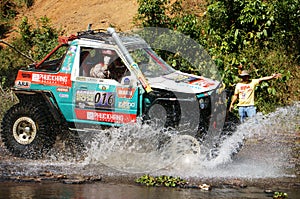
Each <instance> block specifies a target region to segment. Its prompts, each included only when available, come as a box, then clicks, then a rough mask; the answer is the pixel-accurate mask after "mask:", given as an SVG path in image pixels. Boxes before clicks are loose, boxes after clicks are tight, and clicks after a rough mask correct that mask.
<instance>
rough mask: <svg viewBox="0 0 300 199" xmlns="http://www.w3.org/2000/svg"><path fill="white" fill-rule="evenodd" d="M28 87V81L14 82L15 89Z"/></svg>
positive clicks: (29, 83)
mask: <svg viewBox="0 0 300 199" xmlns="http://www.w3.org/2000/svg"><path fill="white" fill-rule="evenodd" d="M30 85H31V82H28V81H16V82H15V86H16V87H22V88H29V87H30Z"/></svg>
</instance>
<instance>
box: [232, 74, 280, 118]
mask: <svg viewBox="0 0 300 199" xmlns="http://www.w3.org/2000/svg"><path fill="white" fill-rule="evenodd" d="M239 77H240V78H241V79H242V81H241V82H240V83H238V84H237V85H236V87H235V91H234V95H233V97H232V101H231V103H230V107H229V111H230V112H231V111H232V109H233V105H234V103H235V102H236V100H238V101H239V103H238V104H237V106H238V108H239V116H240V121H241V122H244V121H245V118H246V117H253V116H255V115H256V107H255V106H254V90H255V87H256V85H258V84H259V83H260V82H261V81H267V80H271V79H275V78H280V77H281V74H279V73H278V74H273V75H272V76H266V77H262V78H259V79H252V80H250V75H249V73H248V72H247V71H245V70H243V71H242V72H241V73H240V74H239Z"/></svg>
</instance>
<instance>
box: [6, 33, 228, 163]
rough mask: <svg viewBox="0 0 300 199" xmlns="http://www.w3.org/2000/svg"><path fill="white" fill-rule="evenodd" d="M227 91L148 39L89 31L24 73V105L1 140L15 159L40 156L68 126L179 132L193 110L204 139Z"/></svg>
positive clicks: (19, 84)
mask: <svg viewBox="0 0 300 199" xmlns="http://www.w3.org/2000/svg"><path fill="white" fill-rule="evenodd" d="M62 51H63V52H64V54H63V56H61V57H58V56H57V54H58V53H59V52H62ZM221 89H222V83H221V82H219V81H216V80H212V79H209V78H205V77H203V76H196V75H191V74H186V73H183V72H180V71H176V70H174V69H173V68H172V67H170V66H169V65H168V64H167V63H166V62H165V61H164V60H162V59H161V58H160V57H159V56H158V55H157V54H156V53H155V52H154V51H153V50H152V49H151V48H150V46H149V45H148V44H147V43H146V42H145V41H144V40H143V39H141V38H140V37H137V36H135V35H126V34H121V33H120V34H118V33H116V32H115V31H114V29H112V28H109V29H108V30H107V32H105V31H103V30H87V31H82V32H78V34H77V35H76V36H74V35H72V36H70V37H61V38H59V45H58V46H57V47H56V48H55V49H53V50H52V51H51V52H50V53H49V54H48V55H47V56H46V57H45V58H44V59H43V60H42V61H40V62H38V63H33V64H31V65H29V66H28V67H26V68H22V69H20V70H19V71H18V73H17V76H16V79H15V85H14V87H13V88H12V90H13V91H14V93H15V95H16V96H17V97H18V99H19V102H18V103H17V104H15V105H14V106H13V107H11V108H10V109H9V110H8V111H7V112H6V114H5V116H4V117H3V121H2V129H1V130H2V131H1V138H2V141H3V143H4V145H5V146H6V148H7V149H8V150H9V151H10V152H11V153H12V154H13V155H14V156H17V157H26V158H38V157H40V156H41V155H42V154H43V153H44V152H46V151H47V150H49V149H51V147H53V145H54V143H55V139H56V136H57V135H58V134H59V133H61V131H62V128H64V127H67V128H68V129H71V130H75V131H76V132H78V133H80V131H82V130H85V129H87V128H89V129H91V128H94V127H95V126H122V125H124V124H127V123H131V122H136V121H137V119H138V118H141V119H142V121H150V120H151V119H158V120H157V121H158V122H160V123H162V125H163V126H165V127H174V128H176V127H177V126H179V125H180V121H183V115H184V113H185V112H186V111H187V110H183V109H185V107H190V108H191V109H193V110H189V111H188V112H189V113H188V115H189V117H193V118H195V117H196V118H197V120H198V124H197V126H198V127H197V130H198V134H199V135H200V134H201V133H203V131H205V129H208V125H209V124H212V123H213V122H212V121H211V120H212V117H211V112H212V110H211V105H212V101H211V96H212V95H215V96H217V95H218V94H219V91H220V90H221ZM216 101H217V100H216ZM192 102H193V103H194V104H195V103H196V106H197V107H196V109H195V107H193V106H190V105H189V103H192ZM190 111H194V112H196V113H195V114H194V113H192V112H190ZM95 128H96V127H95Z"/></svg>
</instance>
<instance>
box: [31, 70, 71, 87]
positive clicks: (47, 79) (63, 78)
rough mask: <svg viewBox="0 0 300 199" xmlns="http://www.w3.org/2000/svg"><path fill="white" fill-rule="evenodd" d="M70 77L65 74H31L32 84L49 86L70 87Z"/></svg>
mask: <svg viewBox="0 0 300 199" xmlns="http://www.w3.org/2000/svg"><path fill="white" fill-rule="evenodd" d="M70 77H71V75H70V74H67V73H57V74H47V73H32V79H31V80H32V82H36V83H40V84H46V85H51V86H68V87H70V86H71V79H70Z"/></svg>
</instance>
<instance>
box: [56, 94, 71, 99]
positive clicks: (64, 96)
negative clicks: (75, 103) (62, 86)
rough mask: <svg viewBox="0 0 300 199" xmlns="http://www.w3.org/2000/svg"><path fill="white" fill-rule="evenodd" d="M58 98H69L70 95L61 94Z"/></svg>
mask: <svg viewBox="0 0 300 199" xmlns="http://www.w3.org/2000/svg"><path fill="white" fill-rule="evenodd" d="M58 96H59V97H60V98H69V94H65V93H60V94H59V95H58Z"/></svg>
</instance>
